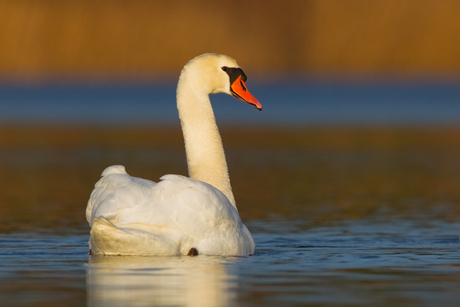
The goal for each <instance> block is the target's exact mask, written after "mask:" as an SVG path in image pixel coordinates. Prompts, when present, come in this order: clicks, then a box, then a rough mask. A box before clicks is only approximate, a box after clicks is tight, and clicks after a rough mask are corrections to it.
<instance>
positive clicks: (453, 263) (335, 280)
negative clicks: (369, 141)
mask: <svg viewBox="0 0 460 307" xmlns="http://www.w3.org/2000/svg"><path fill="white" fill-rule="evenodd" d="M293 224H296V225H295V226H293ZM248 226H249V228H250V229H251V230H252V231H253V233H254V234H255V235H254V238H255V241H256V244H257V253H256V255H254V256H252V257H205V256H202V257H196V258H191V257H104V256H88V255H87V251H88V248H87V245H86V241H87V235H72V236H63V235H45V234H41V235H40V234H13V235H8V236H6V235H2V236H1V237H0V246H1V248H2V249H1V250H2V252H1V253H0V259H1V261H0V263H1V264H0V274H1V275H0V276H1V279H0V284H1V288H2V291H1V296H0V298H1V299H2V303H3V304H6V305H7V306H19V305H30V306H32V305H36V306H39V305H40V304H45V305H53V306H59V305H66V306H68V305H75V306H81V305H83V304H84V303H85V302H86V303H87V305H88V306H195V305H204V306H240V305H245V306H281V305H283V306H286V305H289V306H309V305H311V306H318V305H320V306H336V305H340V306H346V305H350V306H369V305H376V306H388V305H390V304H391V305H394V306H439V305H440V304H441V305H443V306H456V305H457V303H458V301H459V300H460V293H459V292H458V286H459V284H460V265H459V264H460V244H459V240H458V227H457V225H452V224H448V223H444V222H439V221H434V222H431V223H429V225H420V224H417V223H415V222H413V221H407V220H399V221H392V223H382V222H376V221H358V222H344V223H337V225H334V226H329V227H315V228H311V229H301V228H302V226H303V225H302V223H301V221H296V222H294V223H292V222H287V221H264V222H253V223H249V224H248ZM390 226H391V227H390ZM85 292H86V293H85Z"/></svg>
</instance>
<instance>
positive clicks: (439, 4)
mask: <svg viewBox="0 0 460 307" xmlns="http://www.w3.org/2000/svg"><path fill="white" fill-rule="evenodd" d="M0 8H1V10H0V27H1V29H2V31H1V33H0V44H1V46H2V48H1V50H0V73H1V76H2V78H3V79H4V80H6V81H22V82H24V81H29V82H44V81H49V80H52V81H57V80H58V81H63V80H65V81H66V80H79V81H81V79H83V80H92V81H104V82H105V81H107V80H116V79H117V78H121V79H123V80H126V79H131V78H132V79H134V80H136V81H138V80H144V81H151V80H152V79H160V80H163V79H164V78H165V77H168V78H174V77H175V76H176V75H177V73H178V71H180V69H181V68H182V66H183V65H184V64H185V63H186V62H187V61H189V60H190V59H191V58H193V57H194V56H196V55H199V54H202V53H205V52H216V53H224V54H229V55H231V56H232V57H234V58H235V59H237V60H238V61H239V62H240V65H242V66H243V67H244V68H245V69H246V70H248V71H250V72H251V74H252V75H253V74H254V73H257V74H260V75H261V76H258V78H259V79H260V77H264V79H271V78H276V77H279V76H280V75H285V76H287V77H289V76H298V75H312V76H314V77H315V78H317V77H318V76H327V77H331V76H338V77H345V76H346V77H347V78H349V77H350V76H352V77H361V78H367V77H374V78H375V77H376V76H388V75H389V76H399V77H401V76H403V77H412V78H418V79H419V78H432V77H443V78H449V77H453V78H458V73H459V69H460V57H459V54H460V42H459V40H458V37H459V35H460V21H459V20H458V16H459V13H460V4H459V3H458V1H455V0H440V1H435V0H422V1H417V0H404V1H398V0H376V1H365V0H352V1H339V0H306V1H303V0H299V1H296V0H291V1H287V2H286V1H280V0H274V1H269V2H266V1H262V0H254V1H242V0H235V1H232V2H231V4H228V5H222V4H221V3H219V2H215V1H211V0H199V1H194V2H193V3H191V2H188V1H139V0H133V1H121V0H120V1H118V0H111V1H104V0H101V1H84V0H83V1H52V0H36V1H27V0H21V1H8V0H2V1H0Z"/></svg>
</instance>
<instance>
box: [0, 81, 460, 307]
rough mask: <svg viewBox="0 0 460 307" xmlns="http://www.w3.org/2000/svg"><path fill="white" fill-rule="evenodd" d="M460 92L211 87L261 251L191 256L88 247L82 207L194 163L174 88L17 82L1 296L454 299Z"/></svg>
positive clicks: (94, 300) (322, 301)
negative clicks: (99, 191)
mask: <svg viewBox="0 0 460 307" xmlns="http://www.w3.org/2000/svg"><path fill="white" fill-rule="evenodd" d="M249 84H250V83H249ZM249 84H248V85H249ZM266 91H267V92H268V94H267V93H266ZM459 91H460V90H459V89H458V88H457V87H456V86H454V85H437V86H415V85H411V86H409V87H407V88H404V87H402V86H395V85H392V86H389V85H379V86H376V85H372V86H369V85H367V86H364V85H360V86H358V85H356V86H352V87H351V88H349V87H346V86H344V85H337V84H336V85H331V86H330V87H328V86H326V85H315V84H313V85H312V84H310V85H308V86H305V85H302V86H300V87H296V86H293V87H291V88H290V87H284V86H281V87H278V88H276V87H274V86H271V87H264V86H261V85H255V86H254V87H253V89H252V92H253V94H254V95H255V96H257V97H258V98H259V99H260V100H261V102H263V103H264V107H265V109H264V111H263V112H255V110H253V109H251V108H250V107H248V106H246V105H244V104H243V103H238V102H235V101H233V100H232V99H231V98H230V99H228V100H227V98H225V97H221V96H218V95H215V96H213V97H212V98H216V99H217V101H216V105H217V118H218V120H219V121H220V122H222V123H223V125H222V129H221V133H222V136H223V141H224V146H225V149H226V154H227V159H228V164H229V167H230V175H231V178H232V186H233V190H234V193H235V198H236V199H237V204H238V208H239V211H240V215H241V217H242V219H243V221H244V222H245V224H246V225H247V226H248V228H249V229H250V231H251V232H252V233H253V235H254V239H255V241H256V244H257V248H256V254H255V255H254V256H251V257H205V256H199V257H193V258H192V257H101V256H89V255H88V245H87V241H88V233H89V228H88V226H87V223H86V221H85V217H84V210H85V207H86V201H87V199H88V197H89V194H90V192H91V190H92V187H93V185H94V183H95V182H96V181H97V180H98V178H99V176H100V173H101V172H102V170H103V169H104V168H105V167H107V166H108V165H112V164H123V165H125V166H126V169H127V171H128V172H129V173H130V174H132V175H135V176H139V177H144V178H150V179H152V180H158V178H159V177H161V176H162V175H164V174H166V173H177V174H185V173H186V164H185V156H184V149H183V141H182V137H181V132H180V128H179V127H178V120H177V119H176V116H177V115H176V110H175V106H174V105H173V104H172V105H171V103H170V102H169V101H173V100H174V87H173V86H170V87H169V88H165V89H159V88H155V87H121V88H118V89H114V88H111V87H102V88H96V87H89V88H88V87H86V86H70V87H63V86H58V87H57V88H56V87H53V86H50V87H37V88H20V87H16V88H15V87H8V88H7V87H5V88H3V89H1V90H0V98H1V99H0V100H1V103H0V111H1V112H0V118H1V120H2V122H3V123H4V124H3V126H2V127H1V129H0V187H1V188H0V301H1V302H2V305H5V306H82V305H84V304H86V305H88V306H131V305H132V306H189V305H191V306H193V305H200V306H203V305H205V306H369V305H373V306H374V305H375V306H389V305H390V306H439V305H442V306H457V305H458V302H459V301H460V292H459V291H458V289H459V287H460V274H459V273H460V272H459V270H460V241H459V234H460V226H459V225H460V223H459V221H460V206H459V205H458V204H459V203H460V128H458V116H457V115H458V114H460V113H458V111H459V110H458V108H459V107H458V105H460V104H457V103H456V99H457V97H460V95H458V94H459ZM171 92H172V93H171ZM152 97H157V98H158V99H160V102H159V103H157V104H152V103H151V102H150V100H151V99H152ZM307 98H308V99H307ZM161 101H164V103H163V102H161ZM166 101H168V102H166ZM280 101H283V103H282V104H281V103H279V102H280ZM155 110H156V112H155ZM251 111H253V112H251ZM160 114H161V115H160ZM152 117H153V119H154V123H153V124H152V123H151V122H150V121H149V120H150V118H152ZM160 124H161V125H160ZM376 124H377V125H376Z"/></svg>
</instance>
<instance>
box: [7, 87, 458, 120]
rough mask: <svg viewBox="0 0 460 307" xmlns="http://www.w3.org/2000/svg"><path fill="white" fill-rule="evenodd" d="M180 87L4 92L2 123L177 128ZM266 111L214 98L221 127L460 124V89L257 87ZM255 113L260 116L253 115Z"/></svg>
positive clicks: (9, 89) (18, 89) (223, 97)
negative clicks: (176, 98) (238, 125)
mask: <svg viewBox="0 0 460 307" xmlns="http://www.w3.org/2000/svg"><path fill="white" fill-rule="evenodd" d="M175 86H176V84H175V83H170V84H165V85H162V86H158V85H119V86H90V85H72V84H70V85H65V84H63V85H48V86H38V87H34V86H29V87H27V86H15V85H10V86H8V85H0V121H1V122H3V123H8V122H13V123H17V122H25V123H29V124H30V123H50V122H52V123H66V124H68V123H84V124H94V123H97V124H103V125H107V124H109V125H110V124H115V123H116V124H133V123H136V124H152V123H154V124H164V123H173V124H174V125H178V119H177V110H176V106H175ZM248 86H249V89H250V90H251V92H252V93H253V94H254V96H255V97H256V98H258V99H259V100H260V101H261V102H262V104H263V106H264V110H263V112H262V113H260V114H258V112H254V110H251V109H250V108H248V107H247V105H245V104H244V103H242V102H237V101H235V100H234V99H233V98H232V97H230V96H227V95H212V97H211V98H212V101H213V107H214V110H215V113H216V117H217V118H218V120H219V123H220V125H225V124H227V125H228V124H233V125H237V124H241V123H243V124H248V123H250V124H256V125H261V124H263V125H297V126H299V125H300V126H302V125H317V124H322V125H329V124H335V125H337V124H397V125H420V124H422V125H426V124H438V125H439V124H457V125H458V124H459V123H460V121H459V116H458V114H460V103H458V100H459V98H458V97H460V85H459V84H458V83H440V82H431V83H430V82H424V83H419V84H400V83H396V82H387V83H367V84H362V83H346V82H345V83H344V82H337V83H318V82H289V81H288V80H286V81H285V82H282V81H281V82H280V83H273V84H257V83H256V84H252V82H251V81H249V82H248ZM251 111H253V112H251Z"/></svg>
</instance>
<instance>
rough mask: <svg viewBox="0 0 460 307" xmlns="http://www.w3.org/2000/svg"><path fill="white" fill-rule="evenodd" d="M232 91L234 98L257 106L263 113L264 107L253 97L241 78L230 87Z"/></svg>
mask: <svg viewBox="0 0 460 307" xmlns="http://www.w3.org/2000/svg"><path fill="white" fill-rule="evenodd" d="M230 91H231V92H232V95H233V96H234V97H236V98H238V99H241V100H243V101H246V102H247V103H249V104H251V105H253V106H255V107H256V108H257V109H258V110H259V111H262V105H261V104H260V102H259V101H258V100H257V99H256V98H255V97H254V96H252V94H251V93H249V91H248V89H247V87H246V84H244V81H243V80H242V79H241V76H239V77H238V78H236V80H235V81H234V82H233V84H232V85H231V86H230Z"/></svg>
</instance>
